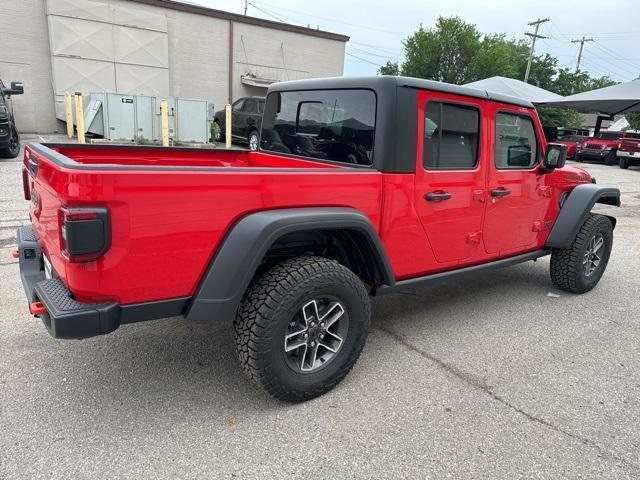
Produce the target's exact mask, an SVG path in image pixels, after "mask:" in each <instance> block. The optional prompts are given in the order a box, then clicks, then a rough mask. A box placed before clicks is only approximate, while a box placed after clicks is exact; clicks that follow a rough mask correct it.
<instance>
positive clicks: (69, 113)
mask: <svg viewBox="0 0 640 480" xmlns="http://www.w3.org/2000/svg"><path fill="white" fill-rule="evenodd" d="M64 116H65V118H66V119H67V137H69V138H73V103H72V101H71V94H70V93H69V92H64Z"/></svg>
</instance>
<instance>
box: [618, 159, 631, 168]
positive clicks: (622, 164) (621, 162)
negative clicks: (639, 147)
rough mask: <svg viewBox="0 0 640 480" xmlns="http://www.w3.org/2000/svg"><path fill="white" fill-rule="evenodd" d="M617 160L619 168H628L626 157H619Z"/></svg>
mask: <svg viewBox="0 0 640 480" xmlns="http://www.w3.org/2000/svg"><path fill="white" fill-rule="evenodd" d="M618 160H619V162H620V163H619V165H620V168H624V169H625V170H626V169H627V168H629V159H628V158H623V157H619V158H618Z"/></svg>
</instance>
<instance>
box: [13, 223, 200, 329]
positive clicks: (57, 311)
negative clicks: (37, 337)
mask: <svg viewBox="0 0 640 480" xmlns="http://www.w3.org/2000/svg"><path fill="white" fill-rule="evenodd" d="M17 236H18V252H19V259H20V260H19V261H20V277H21V279H22V286H23V287H24V291H25V294H26V296H27V300H28V301H29V303H30V304H31V303H33V302H42V304H43V305H44V307H45V308H46V311H47V313H45V314H43V315H41V318H42V321H43V323H44V325H45V326H46V327H47V330H48V331H49V333H50V334H51V336H53V337H55V338H87V337H94V336H96V335H104V334H107V333H110V332H113V331H114V330H115V329H117V328H118V327H119V326H120V325H121V324H125V323H134V322H140V321H144V320H153V319H156V318H164V317H171V316H175V315H182V314H183V313H184V311H185V309H186V307H187V305H188V303H189V301H190V300H191V299H190V298H188V297H185V298H177V299H170V300H160V301H155V302H145V303H138V304H131V305H119V304H118V303H115V302H102V303H85V302H78V301H77V300H76V299H75V298H74V297H73V294H72V293H71V291H69V289H68V288H67V287H66V286H65V284H64V283H63V282H62V280H60V279H59V278H55V274H54V275H53V277H54V278H50V279H47V278H46V275H45V272H44V262H43V256H42V249H41V248H40V245H39V244H38V238H37V236H36V233H35V231H34V229H33V227H32V226H31V225H27V226H24V227H20V228H19V229H18V232H17Z"/></svg>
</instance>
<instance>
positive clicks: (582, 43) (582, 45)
mask: <svg viewBox="0 0 640 480" xmlns="http://www.w3.org/2000/svg"><path fill="white" fill-rule="evenodd" d="M593 41H594V40H593V38H586V37H585V36H584V35H583V36H582V38H578V39H576V40H571V43H579V44H580V50H578V61H577V62H576V71H575V73H578V72H579V71H580V60H582V49H583V48H584V43H585V42H593Z"/></svg>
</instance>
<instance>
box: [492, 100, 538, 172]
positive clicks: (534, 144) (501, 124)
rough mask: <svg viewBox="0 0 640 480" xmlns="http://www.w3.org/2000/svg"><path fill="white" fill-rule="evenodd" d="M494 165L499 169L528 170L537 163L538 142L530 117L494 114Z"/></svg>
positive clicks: (501, 113)
mask: <svg viewBox="0 0 640 480" xmlns="http://www.w3.org/2000/svg"><path fill="white" fill-rule="evenodd" d="M495 163H496V168H500V169H529V168H532V167H533V166H534V165H535V164H536V163H538V140H537V137H536V132H535V128H534V126H533V120H531V118H530V117H528V116H526V115H515V114H512V113H504V112H500V113H497V114H496V151H495Z"/></svg>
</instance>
